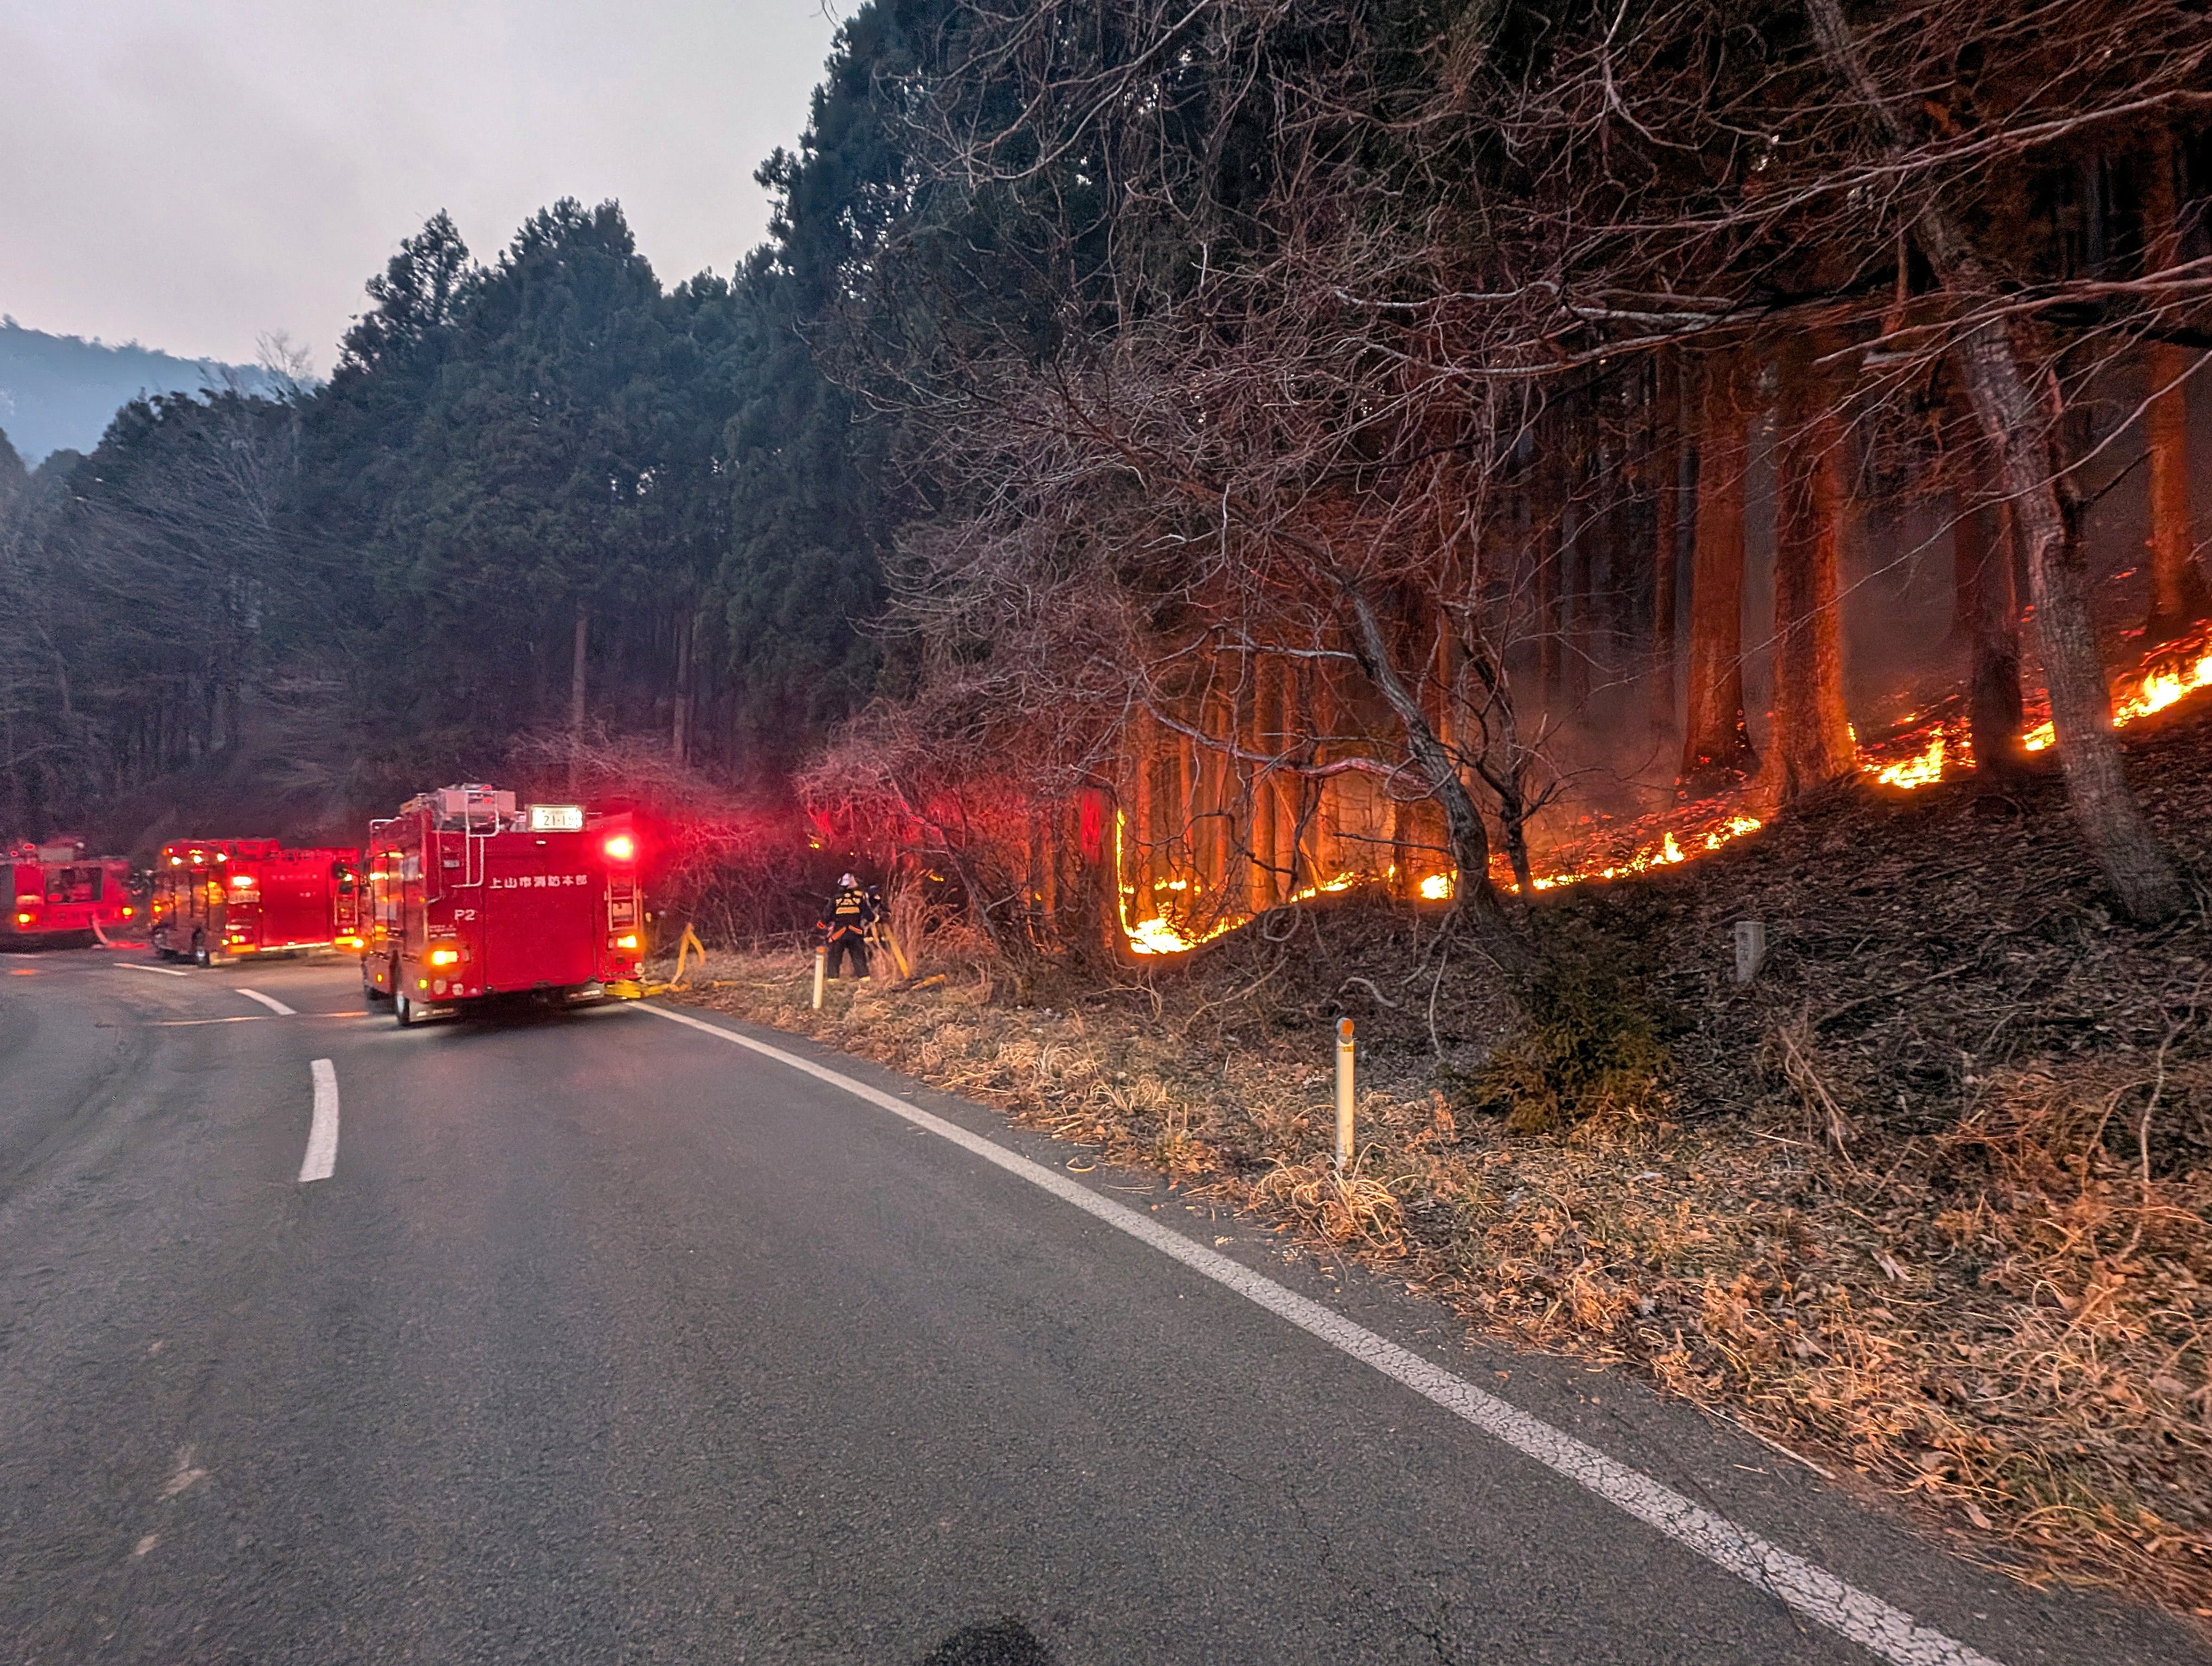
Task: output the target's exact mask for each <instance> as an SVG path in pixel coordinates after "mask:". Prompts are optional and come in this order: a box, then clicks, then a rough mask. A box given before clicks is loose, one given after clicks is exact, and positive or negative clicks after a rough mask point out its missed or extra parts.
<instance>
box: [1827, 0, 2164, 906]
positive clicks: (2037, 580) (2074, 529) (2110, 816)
mask: <svg viewBox="0 0 2212 1666" xmlns="http://www.w3.org/2000/svg"><path fill="white" fill-rule="evenodd" d="M1806 9H1807V13H1808V16H1809V18H1810V20H1811V21H1812V24H1813V29H1814V34H1815V36H1816V37H1817V38H1818V40H1820V46H1821V49H1822V51H1823V52H1825V53H1826V57H1827V59H1828V62H1829V64H1830V67H1831V68H1832V70H1834V71H1835V72H1836V74H1837V75H1838V76H1839V77H1840V78H1841V79H1842V80H1843V81H1844V83H1845V85H1846V86H1847V87H1849V88H1850V91H1851V94H1852V95H1853V96H1854V97H1855V98H1857V100H1858V101H1859V103H1860V105H1861V106H1862V107H1863V108H1864V109H1865V111H1866V112H1867V114H1868V116H1869V119H1872V120H1875V121H1876V122H1879V123H1880V124H1881V126H1882V129H1883V131H1885V133H1886V135H1887V137H1888V138H1889V140H1890V142H1891V143H1893V144H1894V145H1898V146H1900V147H1901V146H1903V145H1905V143H1908V142H1909V140H1910V138H1911V135H1910V134H1909V133H1908V132H1907V131H1905V121H1904V117H1903V116H1902V115H1901V114H1899V106H1897V105H1896V104H1895V103H1893V102H1889V101H1885V100H1884V99H1883V98H1882V96H1881V89H1880V88H1878V87H1876V86H1875V83H1874V77H1873V76H1872V74H1871V73H1870V72H1869V70H1868V69H1867V66H1866V60H1865V59H1864V58H1863V56H1861V54H1860V52H1859V47H1858V41H1857V38H1856V37H1855V36H1854V35H1853V34H1852V33H1851V31H1850V25H1849V24H1848V23H1846V22H1845V21H1844V15H1843V9H1842V7H1841V5H1840V3H1839V0H1806ZM1913 234H1914V237H1915V239H1916V240H1917V242H1918V243H1919V245H1920V248H1921V252H1922V253H1923V254H1924V255H1926V256H1927V257H1928V262H1929V265H1930V266H1932V267H1933V268H1934V269H1935V271H1936V279H1937V281H1938V282H1939V283H1941V284H1942V287H1943V289H1944V291H1945V293H1946V294H1948V295H1949V296H1950V297H1951V299H1952V301H1953V303H1954V305H1956V306H1960V307H1963V308H1967V309H1971V308H1972V307H1976V306H1977V305H1979V304H1981V303H1984V302H1986V301H1990V300H1991V299H1993V298H1994V297H1995V295H1996V284H1995V283H1994V281H1993V280H1992V278H1991V276H1990V272H1989V270H1988V269H1987V267H1985V266H1984V264H1983V263H1982V259H1981V257H1980V256H1979V255H1978V253H1977V252H1975V250H1974V248H1973V246H1972V244H1971V243H1969V242H1968V241H1967V240H1966V236H1965V234H1963V233H1962V232H1960V229H1959V228H1958V227H1957V225H1956V224H1955V223H1954V222H1953V221H1952V219H1951V216H1950V215H1949V213H1948V211H1947V210H1944V209H1943V208H1942V207H1941V206H1939V205H1937V204H1934V203H1930V204H1929V205H1928V206H1927V207H1925V208H1923V209H1922V210H1921V211H1920V215H1919V218H1918V219H1917V221H1916V222H1914V226H1913ZM1959 356H1960V363H1961V368H1962V369H1963V371H1964V373H1965V378H1966V391H1967V393H1968V395H1969V397H1970V398H1972V401H1973V406H1974V416H1975V419H1976V420H1977V422H1978V423H1979V424H1980V426H1981V430H1982V435H1983V438H1984V440H1985V441H1987V442H1988V444H1989V446H1990V449H1991V450H1992V451H1993V452H1994V453H1996V459H1997V464H1998V474H1999V477H2000V478H2001V479H2002V482H2003V484H2004V489H2005V494H2006V496H2007V497H2008V498H2009V499H2010V500H2011V502H2012V506H2013V527H2014V530H2015V532H2016V533H2017V534H2018V535H2019V538H2020V540H2021V543H2022V544H2025V545H2026V546H2027V570H2028V578H2029V582H2030V585H2031V587H2032V588H2033V593H2034V598H2035V626H2036V639H2037V641H2038V644H2039V646H2040V647H2041V648H2042V650H2043V667H2044V676H2045V680H2046V682H2047V683H2048V684H2049V685H2050V690H2051V727H2052V729H2053V731H2054V732H2055V733H2056V735H2057V743H2058V761H2059V763H2060V765H2061V767H2062V768H2063V769H2064V771H2065V774H2066V790H2067V796H2068V798H2069V800H2070V802H2071V803H2072V805H2073V808H2074V815H2075V820H2076V821H2077V822H2078V823H2079V824H2080V825H2081V834H2082V837H2083V839H2084V840H2085V841H2086V842H2087V844H2088V846H2089V848H2090V849H2091V851H2093V853H2094V854H2095V855H2096V857H2097V860H2098V861H2099V863H2100V866H2102V867H2103V869H2104V873H2105V878H2106V881H2107V882H2108V883H2109V884H2110V885H2112V890H2113V891H2114V893H2115V894H2116V895H2117V896H2118V898H2119V901H2120V906H2121V907H2122V908H2124V909H2126V910H2127V912H2128V913H2129V914H2130V915H2132V916H2134V917H2135V918H2136V919H2137V920H2140V921H2153V920H2163V919H2166V918H2167V917H2169V916H2171V915H2173V914H2174V913H2175V912H2177V911H2178V910H2179V909H2180V907H2181V905H2182V903H2183V901H2184V900H2185V892H2184V891H2183V887H2182V884H2181V878H2180V876H2179V874H2178V873H2176V872H2175V871H2174V867H2173V864H2172V862H2171V861H2170V860H2168V859H2167V857H2166V852H2165V851H2164V850H2163V849H2161V848H2160V846H2159V843H2158V841H2157V839H2156V838H2155V837H2154V836H2153V834H2152V832H2151V829H2150V824H2149V822H2148V820H2147V819H2146V818H2145V817H2144V815H2143V812H2142V805H2141V804H2140V803H2139V802H2137V800H2136V795H2135V793H2134V792H2133V790H2132V789H2130V787H2129V786H2128V780H2127V772H2126V770H2125V769H2124V767H2123V765H2122V763H2121V760H2120V747H2119V742H2118V739H2117V738H2116V737H2115V736H2114V734H2113V733H2112V693H2111V690H2110V689H2109V688H2108V687H2107V686H2106V682H2105V666H2104V662H2103V660H2101V659H2100V657H2099V654H2098V648H2097V633H2096V628H2095V624H2094V622H2093V620H2092V618H2091V617H2090V612H2089V579H2088V561H2087V555H2086V552H2085V551H2084V550H2083V548H2082V544H2081V502H2080V500H2079V499H2078V498H2077V497H2076V496H2075V492H2074V489H2073V484H2072V482H2071V480H2070V479H2069V477H2068V476H2067V474H2066V472H2065V469H2064V466H2063V465H2064V459H2063V458H2062V457H2061V456H2060V455H2059V454H2058V447H2057V439H2058V417H2059V413H2058V412H2057V410H2046V409H2043V408H2041V407H2040V406H2039V402H2038V401H2037V399H2036V398H2035V396H2034V395H2033V392H2031V391H2030V388H2029V385H2028V380H2027V375H2026V374H2025V373H2024V372H2023V371H2022V370H2021V362H2020V358H2019V356H2017V355H2016V353H2015V350H2014V348H2013V344H2012V341H2011V339H2010V337H2009V336H2008V334H2007V332H2006V326H2005V325H2004V324H2002V322H1996V321H1992V322H1985V323H1983V324H1981V325H1978V326H1976V327H1974V328H1973V329H1972V330H1970V331H1968V332H1967V334H1966V337H1965V339H1964V340H1963V341H1962V342H1961V343H1960V349H1959Z"/></svg>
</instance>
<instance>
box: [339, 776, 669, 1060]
mask: <svg viewBox="0 0 2212 1666" xmlns="http://www.w3.org/2000/svg"><path fill="white" fill-rule="evenodd" d="M363 860H364V864H365V874H364V877H365V879H366V880H367V891H366V902H365V905H364V908H363V919H362V927H363V935H364V937H365V939H367V940H366V941H365V943H364V944H363V945H362V961H361V980H362V988H363V990H364V991H365V993H366V994H368V997H369V999H370V1000H390V1001H391V1002H392V1007H393V1010H394V1012H396V1013H397V1015H398V1019H399V1022H400V1023H401V1024H402V1025H411V1024H413V1023H414V1022H415V1021H416V1019H417V1018H422V1016H424V1014H425V1012H426V1011H427V1010H428V1008H431V1007H434V1006H435V1007H439V1008H450V1007H453V1006H469V1005H472V1004H474V1003H476V1002H478V1001H483V1000H489V999H490V998H491V997H494V996H497V995H538V996H540V997H544V998H547V999H552V1000H574V999H576V998H578V997H581V996H589V995H594V994H601V993H603V992H604V991H605V986H606V985H608V984H609V983H612V982H620V981H623V980H625V979H631V978H635V976H637V969H638V963H639V961H640V959H641V958H642V949H641V944H642V943H643V940H644V939H643V931H644V925H643V921H644V918H645V915H644V911H643V910H644V902H643V899H642V897H641V895H640V893H639V890H638V883H637V860H638V848H637V838H636V835H635V831H634V830H633V829H632V827H631V824H630V818H629V816H628V814H626V813H624V814H619V815H611V816H610V815H598V814H594V813H592V812H590V811H588V810H586V808H585V807H584V806H581V805H574V804H532V805H526V806H517V804H516V802H515V795H514V794H513V793H507V792H501V791H500V790H498V789H497V788H495V787H485V786H482V785H468V786H460V787H441V788H440V789H439V790H438V791H436V792H435V793H420V794H418V795H417V796H416V797H414V798H412V799H410V800H408V801H407V802H406V803H405V804H404V805H402V806H400V809H399V813H398V815H397V816H394V817H392V818H390V819H389V820H386V821H377V822H371V823H370V824H369V830H368V848H367V850H366V851H365V852H364V853H363Z"/></svg>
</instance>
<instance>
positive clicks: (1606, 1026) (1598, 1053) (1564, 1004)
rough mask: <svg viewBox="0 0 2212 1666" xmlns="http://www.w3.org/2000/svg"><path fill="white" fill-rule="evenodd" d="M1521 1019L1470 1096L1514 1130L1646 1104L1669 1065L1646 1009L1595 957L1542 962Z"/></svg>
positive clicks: (1532, 1130) (1562, 956)
mask: <svg viewBox="0 0 2212 1666" xmlns="http://www.w3.org/2000/svg"><path fill="white" fill-rule="evenodd" d="M1521 1004H1522V1011H1523V1013H1524V1014H1525V1018H1524V1021H1523V1023H1522V1027H1521V1029H1520V1030H1519V1031H1518V1032H1517V1033H1516V1034H1515V1035H1513V1036H1512V1037H1510V1038H1509V1039H1508V1040H1506V1041H1505V1042H1504V1043H1501V1044H1500V1045H1499V1046H1498V1048H1497V1049H1494V1050H1493V1051H1492V1054H1491V1055H1490V1057H1489V1059H1488V1061H1486V1063H1485V1064H1484V1066H1483V1067H1482V1069H1481V1071H1480V1073H1479V1074H1478V1075H1477V1076H1476V1078H1475V1079H1474V1084H1473V1085H1472V1090H1471V1091H1470V1093H1469V1095H1468V1097H1469V1098H1470V1100H1471V1101H1472V1103H1473V1104H1474V1107H1475V1108H1476V1109H1478V1110H1485V1111H1488V1112H1491V1113H1492V1114H1493V1115H1499V1116H1504V1119H1505V1126H1506V1127H1507V1128H1509V1129H1510V1130H1511V1131H1512V1132H1514V1133H1516V1134H1540V1133H1543V1132H1545V1131H1547V1130H1549V1129H1553V1128H1565V1127H1568V1126H1571V1124H1573V1123H1576V1122H1581V1121H1583V1119H1584V1118H1586V1117H1592V1116H1604V1115H1607V1114H1608V1113H1614V1112H1620V1111H1629V1112H1633V1111H1636V1110H1640V1109H1641V1108H1643V1107H1644V1106H1645V1105H1647V1104H1650V1101H1651V1099H1652V1098H1653V1097H1654V1096H1655V1095H1656V1092H1657V1091H1658V1088H1659V1084H1660V1082H1661V1079H1662V1078H1663V1077H1664V1076H1665V1074H1666V1072H1667V1067H1668V1055H1667V1048H1666V1044H1665V1043H1663V1042H1662V1040H1661V1039H1660V1037H1659V1028H1658V1025H1657V1023H1656V1020H1655V1019H1654V1018H1653V1016H1652V1013H1651V1012H1650V1008H1649V1007H1648V1006H1646V1005H1645V1004H1644V1002H1643V1001H1642V1000H1641V999H1639V998H1638V995H1637V994H1636V993H1635V991H1634V989H1633V988H1632V986H1631V985H1630V984H1629V983H1628V982H1627V981H1626V979H1624V978H1623V977H1622V976H1621V975H1620V972H1619V971H1618V970H1614V969H1613V968H1612V967H1610V966H1608V965H1607V964H1604V963H1603V962H1602V961H1601V959H1600V958H1598V957H1597V956H1596V955H1595V954H1593V953H1587V952H1584V953H1576V952H1554V953H1553V954H1551V955H1549V956H1547V957H1546V958H1544V960H1543V961H1542V962H1541V963H1540V964H1539V965H1538V967H1537V969H1536V970H1535V971H1534V973H1533V974H1532V975H1531V976H1529V978H1528V982H1527V984H1526V986H1525V987H1524V988H1523V989H1522V993H1521Z"/></svg>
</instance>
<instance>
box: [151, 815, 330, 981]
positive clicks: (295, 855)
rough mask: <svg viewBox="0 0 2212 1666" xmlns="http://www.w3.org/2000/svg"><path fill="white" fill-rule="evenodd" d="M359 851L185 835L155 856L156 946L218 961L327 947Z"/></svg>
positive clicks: (171, 954)
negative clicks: (242, 956) (218, 958)
mask: <svg viewBox="0 0 2212 1666" xmlns="http://www.w3.org/2000/svg"><path fill="white" fill-rule="evenodd" d="M357 863H358V856H357V854H356V852H354V851H350V850H339V849H335V848H330V847H326V846H319V847H316V848H311V849H301V850H288V849H287V848H284V847H283V845H281V844H279V843H278V842H276V840H274V839H184V840H179V841H178V842H175V843H173V844H165V845H163V846H162V847H161V855H160V856H159V857H158V858H157V859H156V860H155V864H154V903H153V927H152V931H151V933H150V935H151V938H152V940H153V945H154V952H155V953H156V954H158V955H160V956H161V958H163V959H165V960H180V959H187V958H189V959H192V960H196V961H197V962H198V963H199V964H201V965H203V966H207V965H212V964H214V962H215V961H216V958H217V957H219V956H224V955H264V954H285V953H292V952H300V951H303V950H309V949H327V948H330V947H331V946H332V945H333V944H335V943H336V942H337V939H338V936H339V933H338V916H339V913H340V903H341V900H342V898H343V896H344V895H345V894H346V893H347V891H348V890H349V887H350V886H351V885H352V875H353V873H354V872H355V870H356V866H357Z"/></svg>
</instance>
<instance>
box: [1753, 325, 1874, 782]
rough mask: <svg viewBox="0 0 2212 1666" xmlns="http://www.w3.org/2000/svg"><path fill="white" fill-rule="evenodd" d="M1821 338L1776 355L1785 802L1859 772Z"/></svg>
mask: <svg viewBox="0 0 2212 1666" xmlns="http://www.w3.org/2000/svg"><path fill="white" fill-rule="evenodd" d="M1821 345H1823V344H1821V343H1820V342H1818V341H1816V340H1815V339H1814V337H1812V336H1810V335H1808V334H1807V333H1806V332H1803V331H1800V332H1798V333H1796V334H1795V335H1793V336H1792V337H1790V341H1789V344H1787V345H1786V346H1785V347H1784V350H1783V356H1782V364H1781V372H1782V389H1781V392H1782V412H1781V416H1782V424H1781V426H1782V433H1781V435H1780V441H1781V443H1780V444H1779V446H1778V447H1777V450H1776V457H1775V500H1776V501H1775V526H1774V532H1775V538H1774V641H1775V661H1774V739H1773V742H1772V745H1773V750H1774V755H1775V757H1776V759H1777V761H1778V763H1780V765H1781V768H1782V797H1783V800H1784V803H1788V802H1790V800H1796V799H1799V798H1802V797H1803V796H1804V795H1805V794H1806V793H1809V792H1811V791H1812V790H1813V789H1814V787H1824V786H1826V785H1827V783H1829V782H1830V781H1840V780H1843V779H1844V778H1846V777H1848V776H1850V775H1854V774H1856V773H1857V769H1858V749H1857V746H1856V745H1854V744H1853V743H1852V740H1851V726H1850V718H1849V716H1848V715H1847V714H1845V712H1844V641H1843V623H1842V616H1841V613H1840V611H1839V610H1838V607H1837V605H1836V593H1837V575H1838V569H1839V568H1840V567H1841V564H1842V562H1841V555H1840V546H1841V544H1842V540H1843V513H1844V506H1843V496H1844V494H1843V479H1842V475H1843V469H1842V457H1841V453H1842V447H1843V444H1844V435H1843V429H1842V425H1841V424H1840V423H1838V422H1837V421H1836V418H1835V415H1834V412H1833V410H1832V404H1831V401H1830V398H1829V396H1830V394H1831V393H1832V389H1830V388H1828V387H1827V386H1825V383H1824V379H1822V378H1821V377H1820V374H1819V373H1818V371H1817V370H1816V369H1815V368H1814V362H1813V361H1814V356H1815V354H1816V352H1817V351H1818V350H1819V349H1820V346H1821Z"/></svg>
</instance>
